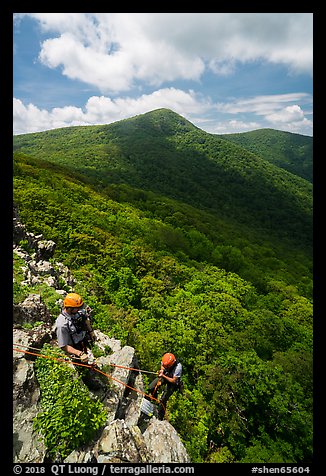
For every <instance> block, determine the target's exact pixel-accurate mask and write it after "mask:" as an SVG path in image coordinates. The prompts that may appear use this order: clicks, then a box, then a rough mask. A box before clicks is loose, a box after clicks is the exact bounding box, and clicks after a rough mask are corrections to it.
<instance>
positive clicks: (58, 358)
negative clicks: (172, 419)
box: [13, 344, 166, 412]
mask: <svg viewBox="0 0 326 476" xmlns="http://www.w3.org/2000/svg"><path fill="white" fill-rule="evenodd" d="M14 345H16V346H17V347H27V348H29V349H34V350H37V351H38V352H39V351H40V349H37V348H36V347H31V346H26V345H21V344H14ZM13 350H14V351H16V352H21V353H23V354H29V355H34V356H36V357H41V358H44V359H50V360H55V361H57V362H65V363H72V364H73V365H78V366H80V367H86V368H89V369H91V370H94V371H95V372H98V373H100V374H102V375H104V376H105V377H107V378H109V379H111V380H114V381H115V382H117V383H119V384H121V385H124V386H125V387H127V388H130V389H131V390H134V391H135V392H138V393H140V394H141V395H143V396H144V397H149V398H150V399H151V400H155V401H156V402H157V403H158V404H159V405H162V407H163V409H164V412H165V411H166V409H165V406H164V405H163V403H162V402H160V401H159V400H158V399H157V398H154V397H153V396H152V395H150V394H147V393H145V392H143V391H142V390H139V389H138V388H135V387H131V386H130V385H128V384H126V383H125V382H122V381H121V380H119V379H117V378H115V377H112V375H110V374H107V373H105V372H102V370H100V369H99V368H97V367H96V366H95V365H96V364H95V363H94V364H82V363H80V362H75V361H72V360H71V359H70V358H69V357H54V356H50V355H45V354H40V353H36V352H30V351H28V350H23V349H17V348H16V347H14V346H13ZM76 358H77V359H79V357H76ZM74 360H75V358H74ZM110 365H112V366H113V367H118V368H123V369H127V370H137V371H139V372H145V371H143V370H141V369H134V368H132V367H124V366H122V365H116V364H111V363H110ZM150 373H154V374H155V375H156V373H155V372H150Z"/></svg>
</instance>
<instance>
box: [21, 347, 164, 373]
mask: <svg viewBox="0 0 326 476" xmlns="http://www.w3.org/2000/svg"><path fill="white" fill-rule="evenodd" d="M15 345H16V346H18V347H27V348H28V349H34V350H37V351H39V350H40V349H38V348H37V347H32V346H30V345H22V344H15ZM76 358H77V359H79V357H76ZM109 365H111V366H112V367H117V368H119V369H126V370H135V371H136V372H143V373H147V374H153V375H157V374H158V372H152V371H150V370H142V369H136V368H133V367H124V366H123V365H117V364H112V363H111V362H110V363H109Z"/></svg>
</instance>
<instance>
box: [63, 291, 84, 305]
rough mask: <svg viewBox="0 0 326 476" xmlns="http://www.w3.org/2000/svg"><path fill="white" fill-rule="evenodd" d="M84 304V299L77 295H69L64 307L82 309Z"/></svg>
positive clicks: (65, 299)
mask: <svg viewBox="0 0 326 476" xmlns="http://www.w3.org/2000/svg"><path fill="white" fill-rule="evenodd" d="M83 304H84V302H83V298H82V297H81V296H79V294H76V293H69V294H67V296H66V297H65V298H64V301H63V305H64V307H82V305H83Z"/></svg>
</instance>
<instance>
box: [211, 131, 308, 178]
mask: <svg viewBox="0 0 326 476" xmlns="http://www.w3.org/2000/svg"><path fill="white" fill-rule="evenodd" d="M220 137H224V138H225V139H227V140H230V141H231V142H234V143H235V144H238V145H241V146H242V147H244V148H245V149H248V150H249V151H250V152H253V153H254V154H257V155H259V156H260V157H262V158H263V159H265V160H267V161H268V162H271V163H272V164H274V165H277V166H278V167H281V168H283V169H285V170H288V171H289V172H292V173H293V174H296V175H298V176H299V177H302V178H304V179H306V180H308V181H309V182H312V179H313V166H312V155H313V138H312V137H309V136H303V135H300V134H293V133H290V132H285V131H276V130H274V129H259V130H257V131H250V132H242V133H238V134H224V135H221V136H220Z"/></svg>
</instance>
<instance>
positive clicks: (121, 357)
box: [13, 209, 190, 463]
mask: <svg viewBox="0 0 326 476" xmlns="http://www.w3.org/2000/svg"><path fill="white" fill-rule="evenodd" d="M13 237H14V243H13V249H14V254H15V255H16V256H18V257H19V258H20V259H21V260H22V261H23V263H24V264H23V265H22V268H21V274H22V276H23V279H22V280H21V281H20V285H26V286H30V287H31V288H32V289H33V286H34V285H36V284H39V283H43V284H46V285H47V286H49V287H51V288H53V289H54V290H55V292H56V293H57V294H58V302H60V300H61V301H62V299H63V298H64V296H65V294H66V292H67V291H66V290H64V289H62V288H61V287H60V283H61V286H63V287H65V289H70V290H73V286H74V284H75V281H74V278H73V276H72V275H71V273H70V271H69V269H67V267H65V266H64V265H63V264H62V263H53V259H52V260H51V262H50V258H52V257H53V253H54V250H55V246H56V245H55V243H54V242H53V241H47V240H44V239H43V236H42V235H34V234H33V233H30V232H28V231H27V230H26V227H25V226H24V225H23V224H22V223H21V221H20V219H19V216H18V213H17V210H16V209H14V232H13ZM22 240H23V241H24V242H25V243H28V247H29V250H31V249H32V250H33V252H29V251H26V249H23V248H22V247H21V246H19V244H20V243H22ZM55 318H56V316H51V313H50V311H49V310H48V309H47V306H46V305H45V304H44V303H43V302H42V299H41V297H40V295H39V294H37V293H30V294H29V295H28V297H27V298H26V299H24V300H23V301H22V302H20V303H18V304H17V303H16V304H14V306H13V344H14V348H15V349H17V350H14V351H13V370H14V375H13V429H14V435H13V451H14V456H13V459H14V462H17V463H41V462H45V461H48V459H47V458H48V456H47V451H46V447H45V444H44V442H43V440H42V438H40V436H39V434H35V433H34V431H33V419H34V418H35V416H36V415H37V414H38V413H39V411H40V389H39V385H38V382H37V379H36V376H35V372H34V359H35V358H36V357H35V356H33V355H30V354H27V353H25V351H24V350H27V349H34V352H36V353H37V349H41V347H42V346H43V345H44V344H45V343H50V344H52V345H54V346H56V345H57V342H56V339H55V333H54V331H53V322H54V320H55ZM26 324H27V326H26ZM95 335H96V339H97V341H96V345H97V346H98V347H99V348H100V349H102V350H103V354H104V355H102V356H101V357H99V358H98V359H97V365H98V367H99V368H105V369H107V368H110V369H111V373H110V375H111V377H112V379H111V380H110V382H111V384H110V385H102V387H101V386H100V387H99V388H97V389H96V390H91V389H89V391H90V392H92V393H93V397H94V398H99V399H100V400H101V401H102V403H103V405H104V406H105V407H106V409H107V420H106V423H105V425H104V426H103V428H102V429H101V430H100V431H99V434H98V435H97V437H96V438H95V439H94V440H93V441H91V442H89V444H88V445H86V446H85V447H82V448H77V449H75V450H74V451H73V452H72V453H71V454H70V455H68V457H67V458H66V459H65V460H64V462H71V463H87V462H93V463H94V462H98V463H109V462H112V463H114V462H116V463H189V462H190V460H189V456H188V454H187V451H186V449H185V447H184V445H183V443H182V441H181V439H180V437H179V435H178V433H177V432H176V430H175V428H174V427H173V426H172V425H171V424H170V423H169V422H168V421H167V420H163V421H160V420H158V419H157V418H156V416H155V414H154V416H153V417H152V418H150V419H149V418H148V419H145V420H144V419H143V418H141V416H142V417H143V414H141V411H140V408H141V402H142V398H143V394H142V393H141V392H143V391H144V384H143V378H142V373H141V372H139V371H136V370H131V369H137V368H139V366H138V361H137V356H136V354H135V349H134V348H132V347H130V346H121V343H120V341H119V340H117V339H114V338H109V337H108V336H107V335H105V334H103V333H102V332H100V331H99V330H96V329H95ZM108 349H109V352H108ZM104 351H105V352H104ZM67 365H71V364H67ZM72 367H73V366H72ZM130 387H132V388H135V389H137V390H138V391H135V390H133V389H132V388H130Z"/></svg>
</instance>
